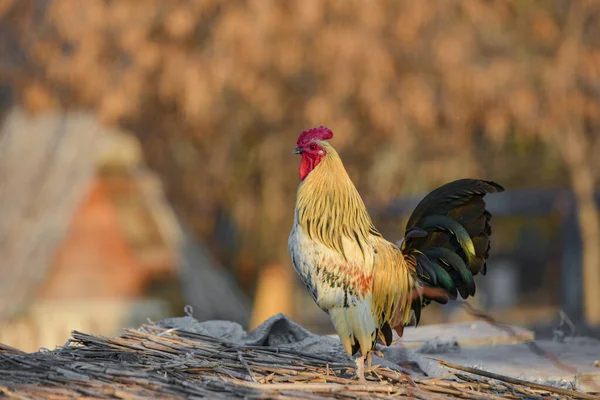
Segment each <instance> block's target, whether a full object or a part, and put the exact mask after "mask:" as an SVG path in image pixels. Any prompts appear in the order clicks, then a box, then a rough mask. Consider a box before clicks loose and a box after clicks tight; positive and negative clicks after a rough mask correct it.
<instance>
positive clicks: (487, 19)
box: [0, 0, 600, 280]
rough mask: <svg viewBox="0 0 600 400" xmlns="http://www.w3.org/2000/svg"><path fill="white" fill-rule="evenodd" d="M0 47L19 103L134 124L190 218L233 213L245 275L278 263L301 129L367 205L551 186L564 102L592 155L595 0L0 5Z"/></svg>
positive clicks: (597, 104)
mask: <svg viewBox="0 0 600 400" xmlns="http://www.w3.org/2000/svg"><path fill="white" fill-rule="evenodd" d="M573 8H577V10H578V12H577V13H576V14H577V15H578V16H579V17H578V19H576V20H575V22H573V19H572V16H573V15H574V12H573ZM569 18H571V19H569ZM570 24H571V25H570ZM573 24H575V25H576V28H577V32H578V34H568V32H567V31H568V30H569V29H571V28H573ZM565 41H571V42H572V43H575V46H574V48H575V51H574V52H572V53H568V54H565V53H564V51H563V50H564V48H565V47H564V44H565ZM570 48H573V46H571V47H570ZM0 52H1V54H2V57H1V60H2V61H1V64H0V85H1V87H3V88H4V90H8V91H10V92H11V93H13V94H14V95H15V96H17V98H18V101H19V102H21V103H22V104H24V105H26V106H27V107H28V108H29V109H31V110H33V111H40V110H47V109H55V108H62V107H64V108H72V107H84V108H89V109H93V110H96V111H97V113H98V114H99V115H100V116H101V117H102V119H103V120H104V121H105V122H107V123H110V124H118V125H120V126H123V127H126V128H128V129H130V130H131V131H132V132H134V133H135V134H136V135H137V136H138V137H139V138H140V140H141V142H142V145H143V146H144V151H145V155H146V159H147V161H148V163H149V164H150V166H151V167H153V168H154V169H155V170H157V171H158V172H159V173H160V174H161V176H162V177H163V178H164V181H165V184H166V186H167V190H168V196H169V198H170V200H171V201H172V203H173V204H174V205H175V207H176V209H177V210H178V212H179V213H180V214H181V215H184V216H185V217H186V219H187V220H188V221H190V222H191V223H192V224H193V227H194V229H195V231H196V232H197V233H199V234H200V235H201V236H202V237H204V238H205V239H206V240H207V241H208V242H209V243H211V244H217V243H221V244H222V243H225V242H227V240H221V239H220V238H221V237H223V235H229V233H228V232H229V230H230V229H229V228H227V226H228V225H231V226H233V227H234V231H235V234H236V236H235V242H234V243H235V247H234V248H235V251H234V252H233V254H234V257H235V258H234V259H230V260H228V261H229V263H231V264H232V265H237V266H238V267H239V266H244V265H246V266H249V267H250V268H247V269H244V271H246V270H247V271H250V272H249V274H250V275H248V276H245V275H244V273H241V278H242V280H247V279H250V280H251V279H252V276H251V274H252V271H253V270H254V268H253V266H255V265H260V264H263V263H265V262H269V261H273V260H287V249H286V241H287V234H288V228H289V227H290V226H291V222H292V209H293V201H294V195H295V189H296V187H297V184H298V178H297V171H296V169H297V167H298V164H299V159H297V158H294V156H292V155H291V150H292V149H293V147H294V145H295V140H296V136H297V134H298V133H299V132H300V131H301V130H303V129H306V128H309V127H311V126H314V125H318V124H325V125H327V126H328V127H330V128H331V129H332V130H333V131H334V133H335V135H336V136H335V138H334V139H333V144H334V146H335V147H336V148H338V150H340V152H341V153H342V157H343V158H344V160H345V164H346V167H347V169H348V170H349V173H350V175H351V177H352V179H353V180H354V182H355V183H356V184H357V186H358V188H359V190H360V191H361V193H363V195H364V197H365V199H366V201H367V203H368V204H369V205H370V206H373V207H378V206H384V205H386V204H388V203H389V202H390V201H391V200H392V199H393V198H395V197H396V196H398V195H400V194H410V193H416V192H422V191H425V190H430V189H432V188H433V187H434V186H435V185H439V184H441V183H444V182H445V181H448V180H451V179H456V178H459V177H464V176H477V177H483V178H488V179H494V180H497V181H499V182H502V183H503V184H505V185H506V186H507V187H516V186H530V187H557V186H566V185H568V182H569V178H568V174H567V172H566V171H565V167H564V166H563V162H562V159H561V155H560V151H559V150H558V147H557V146H560V145H561V141H560V140H556V136H552V135H551V134H550V132H551V131H555V130H557V129H558V130H559V131H560V129H562V128H561V127H562V124H563V117H564V115H569V116H572V117H573V116H574V117H575V118H576V119H577V120H578V121H581V122H582V124H583V126H584V127H585V135H587V138H588V139H589V142H586V143H588V144H589V146H588V149H587V151H588V152H589V157H588V160H589V161H590V162H591V163H592V167H593V170H594V171H598V169H599V168H600V164H599V163H600V160H598V157H592V155H593V154H594V153H595V154H600V141H598V140H596V137H597V136H598V135H597V133H596V132H597V131H598V127H599V124H600V81H599V80H598V77H599V75H600V2H597V1H585V0H581V1H577V2H574V1H573V2H571V1H566V0H530V1H516V0H514V1H506V0H487V1H469V0H465V1H458V0H447V1H413V0H387V1H386V0H381V1H372V2H369V3H368V6H367V5H366V3H364V2H362V1H360V0H352V1H342V0H327V1H324V0H237V1H227V2H225V1H216V0H204V1H183V0H179V1H175V0H171V1H160V0H145V1H144V2H143V3H140V2H139V1H134V0H119V1H109V0H106V1H103V0H86V1H85V2H83V1H77V0H64V1H60V0H58V1H42V0H0ZM564 60H567V61H568V62H569V63H570V64H568V66H570V67H569V68H563V66H564V65H563V64H564V62H563V61H564ZM557 81H561V82H564V84H563V86H562V88H563V89H564V93H565V99H566V101H563V102H560V103H559V106H556V105H555V102H554V98H553V97H554V96H555V93H556V92H555V91H553V90H548V88H549V87H554V86H553V85H555V84H556V82H557ZM595 175H596V176H597V175H598V174H595ZM400 231H401V228H399V229H398V233H400ZM225 250H226V249H225ZM225 253H227V254H229V253H232V252H231V251H228V252H225ZM240 268H241V267H240Z"/></svg>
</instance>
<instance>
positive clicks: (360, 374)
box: [356, 353, 367, 383]
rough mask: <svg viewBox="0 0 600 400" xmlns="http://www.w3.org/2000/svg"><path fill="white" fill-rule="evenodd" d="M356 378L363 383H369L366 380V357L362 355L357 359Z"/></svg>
mask: <svg viewBox="0 0 600 400" xmlns="http://www.w3.org/2000/svg"><path fill="white" fill-rule="evenodd" d="M356 377H357V378H358V380H359V381H361V382H362V383H367V380H366V379H365V356H364V355H363V354H362V353H361V354H360V356H359V357H356Z"/></svg>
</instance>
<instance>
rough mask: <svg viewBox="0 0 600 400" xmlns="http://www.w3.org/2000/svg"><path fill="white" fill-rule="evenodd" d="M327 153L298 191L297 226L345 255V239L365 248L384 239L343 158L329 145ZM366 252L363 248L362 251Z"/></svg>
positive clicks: (322, 144) (322, 142)
mask: <svg viewBox="0 0 600 400" xmlns="http://www.w3.org/2000/svg"><path fill="white" fill-rule="evenodd" d="M318 143H319V145H321V147H323V149H325V151H326V152H327V154H326V155H325V157H323V159H322V160H321V162H320V163H319V164H318V165H317V166H316V167H315V169H314V170H313V171H312V172H311V173H310V174H309V175H308V176H307V177H306V179H305V180H304V181H303V182H302V183H301V184H300V187H299V188H298V197H297V201H296V211H297V215H298V223H299V224H300V225H301V226H302V227H303V228H304V230H305V231H306V233H307V234H308V235H309V237H311V238H313V239H317V240H319V241H320V242H321V243H323V244H324V245H325V246H327V247H329V248H331V249H333V250H335V251H337V252H339V253H340V254H342V255H343V254H344V249H343V244H342V243H343V238H344V237H345V238H347V239H349V240H354V241H356V242H358V243H359V244H360V245H361V246H362V245H363V244H364V245H366V244H367V243H368V241H369V236H378V237H381V234H380V233H379V232H378V231H377V229H375V226H374V225H373V222H372V221H371V217H370V216H369V213H368V212H367V209H366V207H365V205H364V203H363V201H362V198H361V197H360V194H359V193H358V190H356V187H355V186H354V184H353V183H352V181H351V180H350V177H349V176H348V173H347V172H346V169H345V168H344V165H343V164H342V160H341V159H340V156H339V155H338V154H337V152H336V151H335V149H334V148H333V147H331V145H329V143H327V142H324V141H320V142H318ZM363 250H364V248H363Z"/></svg>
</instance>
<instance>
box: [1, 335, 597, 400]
mask: <svg viewBox="0 0 600 400" xmlns="http://www.w3.org/2000/svg"><path fill="white" fill-rule="evenodd" d="M444 365H445V367H447V368H448V374H447V375H446V376H443V377H438V378H423V377H409V376H408V375H406V374H401V373H398V372H396V371H393V370H391V369H388V368H385V367H381V366H376V367H374V368H373V370H371V371H370V372H369V373H368V374H367V375H368V377H367V379H368V384H367V385H363V384H360V383H359V382H358V381H357V380H356V379H354V378H353V373H354V364H353V363H352V361H348V363H343V362H339V360H332V359H328V358H327V357H326V356H323V355H320V354H306V353H303V352H299V351H296V350H292V349H288V348H274V347H267V346H242V345H238V344H234V343H231V342H227V341H225V340H222V339H217V338H214V337H210V336H206V335H201V334H198V333H193V332H187V331H182V330H179V329H166V328H163V327H160V326H158V325H156V324H148V325H144V326H142V327H141V328H139V329H135V330H133V329H132V330H125V331H124V334H123V335H122V336H121V337H118V338H106V337H99V336H93V335H89V334H85V333H81V332H77V331H74V332H73V334H72V339H71V340H70V341H69V343H67V344H66V345H65V346H63V347H60V348H57V349H56V350H52V351H49V350H46V351H41V352H37V353H30V354H25V353H23V352H20V351H19V350H16V349H12V348H9V347H7V346H0V398H1V397H3V396H6V397H8V398H11V397H18V398H31V399H34V398H44V399H62V398H72V397H74V396H78V397H86V398H101V399H115V398H117V399H132V398H139V397H159V398H165V397H167V398H184V397H185V398H190V397H191V398H194V397H210V398H222V397H223V398H232V397H244V398H310V399H323V398H335V399H348V398H364V397H368V398H379V399H391V398H396V397H399V396H405V397H409V398H419V399H445V398H465V399H499V398H502V399H516V398H542V397H543V398H586V399H593V398H598V397H597V396H593V395H591V394H585V393H581V392H576V391H572V390H568V389H560V388H553V387H550V386H545V385H539V384H533V383H528V382H523V381H518V380H516V379H510V378H508V377H503V376H498V375H494V374H490V373H486V372H484V371H479V370H475V369H470V368H466V367H460V366H456V365H452V364H447V363H444ZM490 378H494V379H490Z"/></svg>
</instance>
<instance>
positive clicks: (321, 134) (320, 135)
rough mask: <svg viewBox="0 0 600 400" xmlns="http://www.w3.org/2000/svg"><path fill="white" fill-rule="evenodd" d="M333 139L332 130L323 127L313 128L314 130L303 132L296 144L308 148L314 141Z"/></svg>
mask: <svg viewBox="0 0 600 400" xmlns="http://www.w3.org/2000/svg"><path fill="white" fill-rule="evenodd" d="M332 137H333V132H331V129H329V128H326V127H324V126H323V125H321V126H320V127H318V128H312V129H309V130H307V131H304V132H302V133H301V134H300V136H298V141H297V142H296V144H297V145H298V146H300V147H302V146H306V145H307V144H308V142H310V141H311V140H313V139H317V140H328V139H331V138H332Z"/></svg>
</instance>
